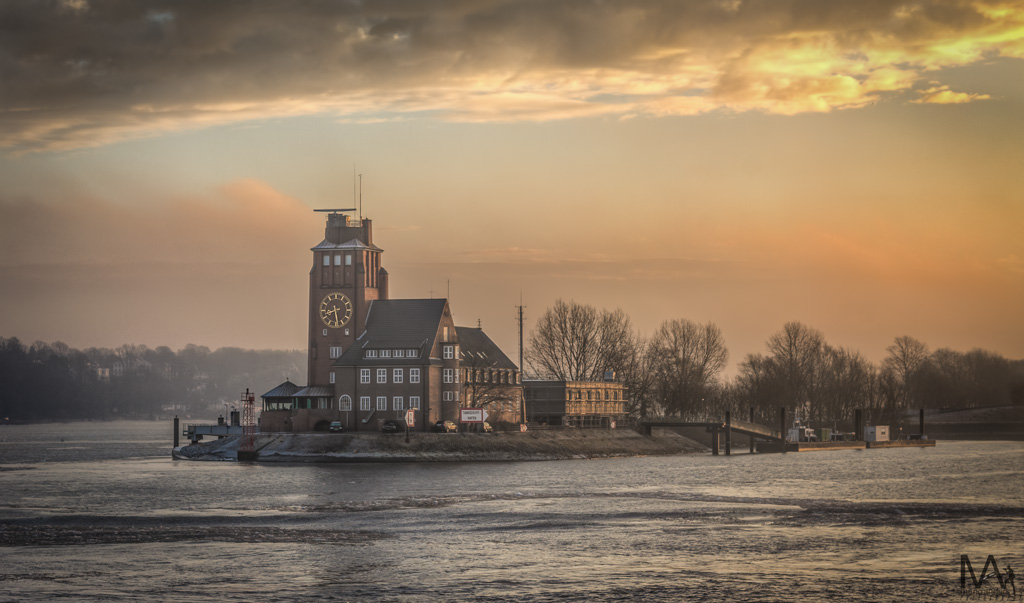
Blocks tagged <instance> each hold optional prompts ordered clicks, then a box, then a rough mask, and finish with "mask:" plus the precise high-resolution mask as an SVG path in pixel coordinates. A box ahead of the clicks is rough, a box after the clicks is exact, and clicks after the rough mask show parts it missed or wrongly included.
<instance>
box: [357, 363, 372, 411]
mask: <svg viewBox="0 0 1024 603" xmlns="http://www.w3.org/2000/svg"><path fill="white" fill-rule="evenodd" d="M359 382H360V383H369V382H370V369H359ZM367 410H369V409H367Z"/></svg>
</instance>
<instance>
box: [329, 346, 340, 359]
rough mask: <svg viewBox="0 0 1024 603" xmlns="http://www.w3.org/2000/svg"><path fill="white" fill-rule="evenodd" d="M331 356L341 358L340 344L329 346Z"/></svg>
mask: <svg viewBox="0 0 1024 603" xmlns="http://www.w3.org/2000/svg"><path fill="white" fill-rule="evenodd" d="M331 358H341V346H340V345H332V346H331Z"/></svg>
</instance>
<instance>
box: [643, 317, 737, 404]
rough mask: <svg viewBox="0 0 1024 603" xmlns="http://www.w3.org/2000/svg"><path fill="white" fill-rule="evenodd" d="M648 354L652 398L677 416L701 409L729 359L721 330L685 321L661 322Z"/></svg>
mask: <svg viewBox="0 0 1024 603" xmlns="http://www.w3.org/2000/svg"><path fill="white" fill-rule="evenodd" d="M648 355H649V358H650V367H651V369H652V372H653V373H654V389H655V392H656V394H655V397H656V399H658V401H659V403H660V405H661V408H662V410H663V411H664V412H665V413H666V414H671V415H677V416H684V415H686V414H691V415H693V414H695V413H697V412H702V411H704V410H705V409H704V408H703V406H704V405H703V404H702V401H703V400H704V398H705V397H706V396H708V394H709V391H710V389H709V388H710V387H711V386H712V385H714V384H715V383H716V382H717V379H718V375H719V373H721V371H722V369H723V368H725V364H726V362H727V361H728V359H729V351H728V350H727V349H726V347H725V340H724V339H723V337H722V331H721V329H719V328H718V327H717V326H716V325H714V324H713V323H710V322H709V323H707V324H703V325H699V324H697V323H695V322H691V321H689V320H686V319H675V320H667V321H665V322H663V323H661V326H660V327H658V330H657V331H655V333H654V335H653V336H652V337H651V341H650V345H649V346H648ZM698 409H699V410H698Z"/></svg>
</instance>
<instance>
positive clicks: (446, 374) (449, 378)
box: [444, 369, 455, 383]
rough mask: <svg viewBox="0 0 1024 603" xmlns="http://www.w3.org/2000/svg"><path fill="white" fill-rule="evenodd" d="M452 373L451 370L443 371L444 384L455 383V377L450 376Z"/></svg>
mask: <svg viewBox="0 0 1024 603" xmlns="http://www.w3.org/2000/svg"><path fill="white" fill-rule="evenodd" d="M453 372H454V371H453V370H452V369H444V382H445V383H452V382H454V381H455V377H454V376H453V375H452V373H453Z"/></svg>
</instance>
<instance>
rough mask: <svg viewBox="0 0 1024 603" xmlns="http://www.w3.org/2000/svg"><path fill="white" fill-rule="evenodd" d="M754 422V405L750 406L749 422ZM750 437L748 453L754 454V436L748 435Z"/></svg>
mask: <svg viewBox="0 0 1024 603" xmlns="http://www.w3.org/2000/svg"><path fill="white" fill-rule="evenodd" d="M753 422H754V407H753V406H751V407H750V423H751V424H753ZM749 439H750V454H754V436H749Z"/></svg>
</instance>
